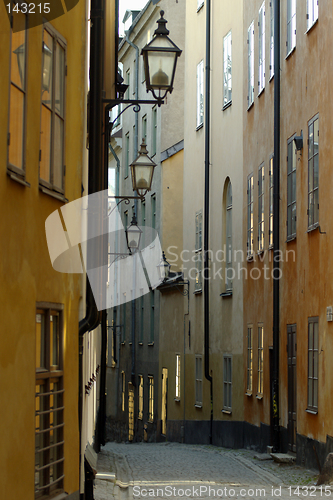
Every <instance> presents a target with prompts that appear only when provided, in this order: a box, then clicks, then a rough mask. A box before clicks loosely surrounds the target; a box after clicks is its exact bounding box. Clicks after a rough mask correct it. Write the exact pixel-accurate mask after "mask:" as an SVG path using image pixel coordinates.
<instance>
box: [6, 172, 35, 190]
mask: <svg viewBox="0 0 333 500" xmlns="http://www.w3.org/2000/svg"><path fill="white" fill-rule="evenodd" d="M7 174H8V175H9V177H10V178H11V179H12V181H15V182H18V184H21V185H22V186H25V187H30V184H29V182H27V181H26V180H25V179H24V178H23V177H20V176H19V175H17V174H15V173H14V172H11V171H10V170H7Z"/></svg>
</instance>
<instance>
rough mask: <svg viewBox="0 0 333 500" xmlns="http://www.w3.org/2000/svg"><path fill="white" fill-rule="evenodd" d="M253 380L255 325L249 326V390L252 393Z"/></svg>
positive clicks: (247, 387)
mask: <svg viewBox="0 0 333 500" xmlns="http://www.w3.org/2000/svg"><path fill="white" fill-rule="evenodd" d="M252 380H253V327H252V325H249V326H248V327H247V383H246V389H247V392H249V393H252V387H253V385H252Z"/></svg>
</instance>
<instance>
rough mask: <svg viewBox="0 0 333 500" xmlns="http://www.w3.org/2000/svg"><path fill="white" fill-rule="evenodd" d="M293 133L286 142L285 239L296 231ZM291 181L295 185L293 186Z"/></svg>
mask: <svg viewBox="0 0 333 500" xmlns="http://www.w3.org/2000/svg"><path fill="white" fill-rule="evenodd" d="M295 135H296V134H294V135H293V136H292V137H290V138H289V139H288V142H287V221H286V224H287V241H290V240H293V239H295V238H296V231H297V175H296V166H297V151H296V146H295V144H294V137H295ZM293 182H294V184H295V187H293ZM293 211H294V213H293Z"/></svg>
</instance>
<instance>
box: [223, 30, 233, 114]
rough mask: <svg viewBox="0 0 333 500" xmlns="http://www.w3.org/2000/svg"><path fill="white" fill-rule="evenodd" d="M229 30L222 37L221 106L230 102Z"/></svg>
mask: <svg viewBox="0 0 333 500" xmlns="http://www.w3.org/2000/svg"><path fill="white" fill-rule="evenodd" d="M231 93H232V86H231V31H229V33H228V34H227V35H226V36H225V37H224V39H223V106H226V105H227V104H230V103H231V99H232V94H231Z"/></svg>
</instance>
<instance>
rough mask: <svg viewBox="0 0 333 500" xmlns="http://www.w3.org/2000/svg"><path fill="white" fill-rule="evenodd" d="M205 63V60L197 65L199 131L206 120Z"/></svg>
mask: <svg viewBox="0 0 333 500" xmlns="http://www.w3.org/2000/svg"><path fill="white" fill-rule="evenodd" d="M203 80H204V62H203V60H202V61H200V62H199V63H198V64H197V129H198V128H201V127H202V126H203V118H204V94H203Z"/></svg>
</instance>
